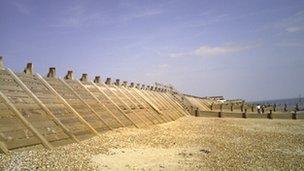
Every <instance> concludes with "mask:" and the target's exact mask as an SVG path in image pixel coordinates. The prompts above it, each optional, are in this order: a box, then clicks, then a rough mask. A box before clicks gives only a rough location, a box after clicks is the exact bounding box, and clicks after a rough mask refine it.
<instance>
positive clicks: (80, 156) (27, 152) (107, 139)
mask: <svg viewBox="0 0 304 171" xmlns="http://www.w3.org/2000/svg"><path fill="white" fill-rule="evenodd" d="M303 130H304V121H302V120H297V121H293V120H288V121H287V120H272V121H270V120H262V119H247V120H244V119H228V118H221V119H219V118H202V117H200V118H197V117H184V118H180V119H178V120H176V121H174V122H170V123H164V124H160V125H154V126H151V127H149V128H145V129H136V128H119V129H117V130H113V131H108V132H106V133H104V134H102V135H101V136H100V137H93V138H91V139H88V140H84V141H82V142H81V143H79V144H77V143H74V144H69V145H65V146H60V147H56V148H55V149H53V150H46V149H44V148H42V147H41V146H33V147H28V148H24V149H23V150H15V151H12V152H11V154H9V155H4V154H0V170H96V169H97V166H95V165H93V164H92V163H91V158H92V156H94V155H97V154H108V155H113V154H112V153H109V149H113V148H117V149H123V148H134V149H136V148H139V147H141V148H142V147H147V148H165V149H166V148H176V149H182V150H181V151H179V152H178V153H176V155H178V156H179V157H182V159H181V160H179V161H178V162H176V163H175V164H176V165H178V166H179V168H183V167H184V166H187V167H193V169H197V168H205V169H206V168H207V169H208V168H209V170H218V169H219V170H245V169H246V170H304V156H303V154H304V132H303ZM193 149H194V150H193ZM211 152H212V153H211ZM121 153H125V151H121ZM206 154H208V155H206ZM164 155H165V154H164ZM163 162H164V163H166V161H163ZM104 167H107V166H106V165H105V166H104ZM126 167H127V166H126ZM139 167H141V168H143V169H145V168H144V166H139ZM164 167H165V166H164V165H159V168H164ZM80 168H81V169H80ZM107 169H108V168H107ZM156 170H157V169H156Z"/></svg>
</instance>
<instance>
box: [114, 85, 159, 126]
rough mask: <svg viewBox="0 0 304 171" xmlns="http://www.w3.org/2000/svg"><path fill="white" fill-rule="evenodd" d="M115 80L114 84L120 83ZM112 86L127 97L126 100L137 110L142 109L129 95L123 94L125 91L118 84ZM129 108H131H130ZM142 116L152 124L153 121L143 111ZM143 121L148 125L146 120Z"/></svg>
mask: <svg viewBox="0 0 304 171" xmlns="http://www.w3.org/2000/svg"><path fill="white" fill-rule="evenodd" d="M117 80H119V79H117ZM117 80H116V84H118V85H120V83H119V81H117ZM114 87H116V89H117V90H118V91H119V92H120V93H121V94H122V95H123V96H124V97H126V98H127V99H128V101H129V102H131V104H132V105H134V107H135V109H138V110H140V111H141V110H142V109H140V108H138V107H137V105H136V104H135V102H134V101H133V100H132V99H131V98H130V97H128V96H127V95H126V94H125V92H123V90H121V89H120V87H119V86H117V85H114ZM130 109H131V108H130ZM143 117H145V118H146V119H148V121H149V122H151V123H152V124H154V123H153V121H152V120H151V119H150V118H148V117H147V116H146V114H145V113H144V114H143ZM142 120H143V121H144V119H142ZM144 122H145V124H146V125H149V124H148V123H147V122H146V121H144Z"/></svg>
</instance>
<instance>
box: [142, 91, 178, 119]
mask: <svg viewBox="0 0 304 171" xmlns="http://www.w3.org/2000/svg"><path fill="white" fill-rule="evenodd" d="M149 89H151V88H150V86H149ZM147 91H149V90H142V91H141V93H143V94H144V95H145V96H146V97H147V98H149V99H151V100H152V101H154V103H155V104H156V105H158V106H159V107H160V108H159V109H162V110H163V111H162V112H163V114H164V115H163V116H164V117H165V118H167V121H174V120H175V119H174V118H172V117H171V116H170V115H168V111H166V110H167V109H165V108H164V107H163V106H162V105H161V104H160V102H159V101H157V100H156V99H155V98H154V96H151V94H149V92H147Z"/></svg>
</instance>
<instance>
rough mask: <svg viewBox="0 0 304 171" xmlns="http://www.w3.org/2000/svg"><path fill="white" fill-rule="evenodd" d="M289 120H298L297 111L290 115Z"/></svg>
mask: <svg viewBox="0 0 304 171" xmlns="http://www.w3.org/2000/svg"><path fill="white" fill-rule="evenodd" d="M291 118H292V119H294V120H296V119H298V115H297V111H294V112H292V113H291Z"/></svg>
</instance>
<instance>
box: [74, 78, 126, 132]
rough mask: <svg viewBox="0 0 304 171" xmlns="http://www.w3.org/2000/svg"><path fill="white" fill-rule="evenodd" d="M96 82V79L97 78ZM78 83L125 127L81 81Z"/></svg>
mask: <svg viewBox="0 0 304 171" xmlns="http://www.w3.org/2000/svg"><path fill="white" fill-rule="evenodd" d="M95 80H96V77H95ZM95 80H94V81H95ZM78 83H79V84H80V85H81V86H82V87H83V88H84V89H85V90H86V91H87V92H88V93H90V95H91V96H92V97H93V98H94V99H95V100H96V101H97V102H98V104H100V106H102V107H103V108H104V109H106V111H107V112H109V113H110V115H111V116H112V117H113V118H114V119H115V120H116V121H117V122H118V123H119V124H120V125H121V126H122V127H125V125H124V124H123V123H122V122H121V121H120V120H119V119H118V118H117V117H116V116H115V115H114V113H113V112H112V111H111V110H110V109H109V108H108V107H107V106H105V105H104V104H103V103H102V102H101V101H100V100H99V99H98V98H97V97H96V96H95V95H94V94H93V93H92V92H91V91H90V90H89V89H88V88H87V87H86V86H84V85H83V84H82V83H81V82H80V81H78Z"/></svg>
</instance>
